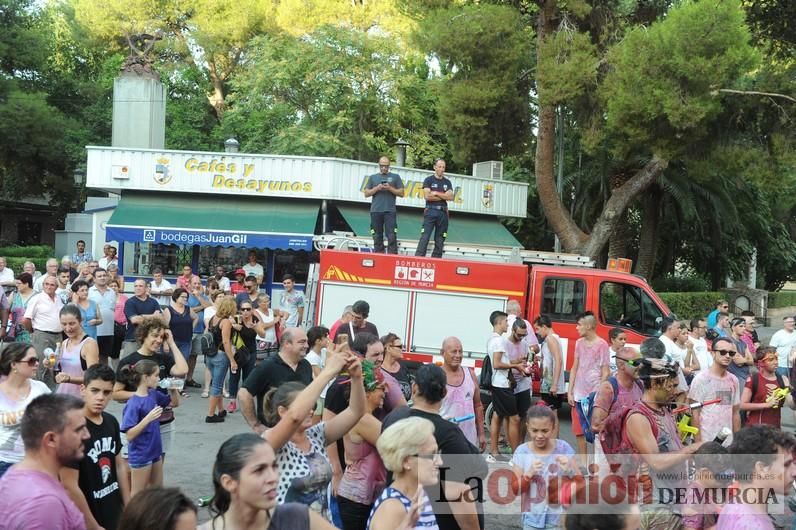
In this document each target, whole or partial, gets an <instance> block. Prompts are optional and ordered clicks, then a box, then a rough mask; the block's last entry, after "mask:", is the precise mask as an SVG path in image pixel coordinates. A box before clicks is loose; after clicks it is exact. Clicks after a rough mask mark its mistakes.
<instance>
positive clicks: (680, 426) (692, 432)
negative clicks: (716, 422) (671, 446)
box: [677, 414, 699, 444]
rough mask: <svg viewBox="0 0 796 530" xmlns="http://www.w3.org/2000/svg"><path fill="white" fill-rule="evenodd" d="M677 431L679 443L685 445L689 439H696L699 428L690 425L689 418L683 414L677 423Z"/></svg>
mask: <svg viewBox="0 0 796 530" xmlns="http://www.w3.org/2000/svg"><path fill="white" fill-rule="evenodd" d="M677 431H678V432H679V433H680V441H681V442H683V444H686V442H687V441H688V440H689V438H690V439H691V440H694V439H696V435H697V434H699V428H697V427H694V426H693V425H691V416H689V415H688V414H683V417H682V418H680V421H678V422H677Z"/></svg>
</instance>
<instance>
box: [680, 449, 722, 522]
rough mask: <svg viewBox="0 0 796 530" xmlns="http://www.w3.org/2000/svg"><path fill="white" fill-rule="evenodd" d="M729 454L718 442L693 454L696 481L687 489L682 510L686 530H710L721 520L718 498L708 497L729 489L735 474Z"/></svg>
mask: <svg viewBox="0 0 796 530" xmlns="http://www.w3.org/2000/svg"><path fill="white" fill-rule="evenodd" d="M731 465H732V462H731V460H730V454H729V452H728V451H727V449H725V448H724V446H723V445H721V444H720V443H718V442H706V443H705V444H703V445H702V446H701V447H700V448H699V449H697V452H696V453H694V480H693V481H692V482H691V483H690V484H689V485H688V494H687V495H688V497H687V498H686V499H687V500H686V503H685V505H684V506H683V519H682V521H683V530H708V529H710V528H713V527H714V526H715V524H716V521H718V519H719V512H720V511H721V507H722V505H721V504H714V503H712V502H711V501H713V500H716V496H715V495H711V494H708V493H709V492H710V491H717V489H718V488H725V487H727V486H728V485H729V482H730V480H731V478H732V473H731V472H730V471H729V469H730V467H731Z"/></svg>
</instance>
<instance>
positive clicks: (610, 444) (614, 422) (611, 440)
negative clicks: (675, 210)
mask: <svg viewBox="0 0 796 530" xmlns="http://www.w3.org/2000/svg"><path fill="white" fill-rule="evenodd" d="M633 412H638V413H640V414H643V415H644V416H645V417H646V418H647V420H649V422H650V428H651V429H652V436H654V437H655V439H656V440H657V439H658V433H659V429H658V421H657V420H656V418H655V416H654V413H653V412H652V411H651V410H650V409H649V408H647V406H646V405H644V403H641V402H639V403H635V404H633V406H632V407H626V408H624V409H623V410H622V411H620V412H618V413H617V414H615V415H613V416H611V415H609V417H608V419H606V423H605V428H604V429H603V431H602V432H603V438H602V440H601V444H602V448H603V453H605V458H606V460H607V461H608V464H609V465H610V466H611V467H612V469H613V470H614V471H615V470H616V468H617V467H618V466H620V465H621V464H623V463H626V459H623V458H622V457H623V455H634V454H638V451H636V450H635V448H634V447H633V444H632V443H631V442H630V439H629V438H628V437H627V429H626V427H625V423H626V422H627V417H628V416H629V415H630V414H631V413H633ZM608 420H611V425H609V424H608ZM623 460H625V462H623Z"/></svg>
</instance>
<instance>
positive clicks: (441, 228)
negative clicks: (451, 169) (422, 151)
mask: <svg viewBox="0 0 796 530" xmlns="http://www.w3.org/2000/svg"><path fill="white" fill-rule="evenodd" d="M423 196H424V197H425V199H426V209H425V210H424V211H423V229H422V230H421V231H420V241H418V242H417V251H416V252H415V256H424V257H425V255H426V250H427V249H428V240H429V239H431V231H432V230H433V231H434V251H433V252H431V257H432V258H441V257H442V251H443V248H444V247H445V238H446V237H448V201H452V200H453V184H451V181H450V180H448V179H447V177H445V161H444V160H443V159H441V158H439V159H437V161H436V162H434V174H433V175H431V176H430V177H426V179H425V180H424V181H423Z"/></svg>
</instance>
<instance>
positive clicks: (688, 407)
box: [672, 398, 721, 414]
mask: <svg viewBox="0 0 796 530" xmlns="http://www.w3.org/2000/svg"><path fill="white" fill-rule="evenodd" d="M716 403H721V398H718V399H708V400H707V401H703V402H701V403H691V404H690V405H683V406H682V407H677V408H676V409H674V410H673V411H672V414H681V413H683V412H690V411H692V410H696V409H701V408H702V407H704V406H706V405H715V404H716Z"/></svg>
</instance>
